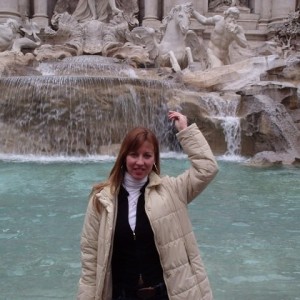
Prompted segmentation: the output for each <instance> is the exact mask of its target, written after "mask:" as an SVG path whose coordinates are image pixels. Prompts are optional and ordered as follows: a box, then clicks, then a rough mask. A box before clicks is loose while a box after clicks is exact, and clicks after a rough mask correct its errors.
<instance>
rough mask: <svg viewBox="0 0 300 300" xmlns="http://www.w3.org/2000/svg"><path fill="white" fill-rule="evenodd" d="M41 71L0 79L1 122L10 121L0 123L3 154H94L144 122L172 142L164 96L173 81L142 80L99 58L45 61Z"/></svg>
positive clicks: (119, 66) (161, 138)
mask: <svg viewBox="0 0 300 300" xmlns="http://www.w3.org/2000/svg"><path fill="white" fill-rule="evenodd" d="M92 66H93V67H92ZM90 69H91V70H92V74H93V75H90V74H89V76H87V72H88V71H89V70H90ZM37 71H38V72H40V75H39V76H13V77H6V78H5V77H4V78H1V79H0V88H1V91H2V95H1V101H0V103H1V110H0V125H1V122H3V124H5V125H6V126H7V125H9V126H7V127H8V128H4V127H5V126H4V125H3V126H2V125H1V126H0V131H1V135H2V136H3V139H2V143H1V144H0V152H13V153H19V154H28V153H31V154H39V155H41V154H51V155H53V154H63V155H70V154H71V155H82V154H84V155H86V154H95V153H99V152H105V151H108V149H109V148H113V147H107V146H111V145H113V144H118V143H120V141H121V139H122V138H123V136H124V134H125V133H126V132H127V131H128V129H129V128H132V127H134V126H139V125H142V126H146V127H149V128H151V129H152V130H153V131H154V132H155V133H156V134H157V136H158V138H159V140H160V142H161V143H162V144H163V145H165V146H167V141H168V135H169V134H168V126H167V122H168V121H167V118H166V110H167V108H166V105H165V103H166V100H165V99H166V92H167V91H168V90H170V89H171V88H172V86H174V84H173V83H171V82H164V81H158V80H154V79H143V78H142V79H137V78H136V77H137V76H136V75H135V72H134V70H133V69H132V68H130V67H128V66H125V65H122V64H117V65H116V66H112V64H111V62H110V61H109V60H103V58H100V57H99V58H95V57H84V58H81V60H79V58H72V59H70V58H69V59H66V60H64V61H63V62H62V63H60V64H56V63H51V64H45V63H44V64H41V65H40V66H39V67H38V68H37ZM97 72H98V75H97V76H96V74H97ZM89 73H90V71H89ZM43 74H48V75H43ZM49 74H51V75H49ZM70 74H75V75H70ZM12 137H17V138H12ZM104 148H105V149H104Z"/></svg>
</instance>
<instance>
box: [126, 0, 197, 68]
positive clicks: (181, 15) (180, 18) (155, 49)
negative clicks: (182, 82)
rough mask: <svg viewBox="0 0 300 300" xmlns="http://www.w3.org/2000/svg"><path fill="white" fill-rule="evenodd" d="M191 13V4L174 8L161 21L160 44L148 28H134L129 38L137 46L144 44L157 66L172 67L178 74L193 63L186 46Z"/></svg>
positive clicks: (189, 50) (190, 53) (152, 30)
mask: <svg viewBox="0 0 300 300" xmlns="http://www.w3.org/2000/svg"><path fill="white" fill-rule="evenodd" d="M191 12H192V4H191V3H188V4H181V5H176V6H174V7H173V8H172V9H171V11H170V12H169V14H168V15H167V16H166V17H165V18H164V19H163V22H162V27H161V36H162V38H161V40H160V42H159V41H158V38H157V35H156V33H155V30H154V29H152V28H149V27H137V28H135V29H134V30H132V33H131V37H133V40H134V42H135V43H137V44H138V43H143V42H144V43H145V45H146V48H147V49H148V50H149V54H150V58H151V59H153V60H154V61H155V64H156V65H157V66H160V67H172V68H173V70H174V71H175V72H179V71H180V70H181V68H184V67H185V66H186V64H190V63H192V62H193V58H192V52H191V49H190V48H189V47H187V44H186V38H187V35H188V34H189V26H190V18H191ZM138 39H141V41H142V42H139V41H138Z"/></svg>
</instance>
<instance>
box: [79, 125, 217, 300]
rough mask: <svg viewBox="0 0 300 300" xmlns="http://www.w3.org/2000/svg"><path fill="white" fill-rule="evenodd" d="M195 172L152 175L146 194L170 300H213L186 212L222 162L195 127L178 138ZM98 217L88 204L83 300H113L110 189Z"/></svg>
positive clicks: (105, 191)
mask: <svg viewBox="0 0 300 300" xmlns="http://www.w3.org/2000/svg"><path fill="white" fill-rule="evenodd" d="M177 138H178V140H179V142H180V144H181V145H182V148H183V150H184V152H185V153H186V154H187V155H188V157H189V159H190V162H191V167H190V168H189V169H188V170H186V171H185V172H184V173H182V174H181V175H179V176H177V177H169V176H165V177H159V176H158V175H157V174H155V173H154V172H152V173H151V174H150V176H149V184H148V186H147V188H146V190H145V209H146V213H147V215H148V218H149V220H150V224H151V226H152V229H153V232H154V236H155V242H156V247H157V250H158V252H159V255H160V260H161V264H162V267H163V270H164V279H165V283H166V286H167V290H168V295H169V299H170V300H212V299H213V296H212V292H211V288H210V285H209V281H208V278H207V275H206V272H205V269H204V266H203V263H202V260H201V257H200V254H199V250H198V246H197V241H196V238H195V235H194V233H193V231H192V225H191V223H190V220H189V217H188V211H187V204H188V203H189V202H191V201H192V200H193V199H194V198H195V197H196V196H197V195H198V194H199V193H201V192H202V191H203V189H204V188H205V187H206V186H207V185H208V183H209V182H210V181H211V180H212V179H213V178H214V176H215V175H216V173H217V163H216V161H215V158H214V156H213V154H212V152H211V149H210V147H209V145H208V144H207V142H206V140H205V138H204V137H203V135H202V133H201V132H200V131H199V129H198V127H197V126H196V125H195V124H192V125H190V126H189V127H188V128H186V129H184V130H182V131H180V132H179V133H177ZM97 196H98V198H99V201H100V202H101V204H102V205H103V209H102V211H101V213H100V215H99V214H97V212H96V211H95V210H94V208H93V205H92V201H90V202H89V205H88V208H87V212H86V217H85V221H84V226H83V231H82V237H81V263H82V274H81V278H80V281H79V290H78V296H77V299H78V300H90V299H93V300H110V299H111V290H112V284H111V267H110V261H111V256H112V241H113V232H114V224H115V212H116V204H117V203H116V198H115V197H113V196H112V195H111V194H110V192H109V188H104V189H103V190H102V191H101V192H100V193H99V194H97Z"/></svg>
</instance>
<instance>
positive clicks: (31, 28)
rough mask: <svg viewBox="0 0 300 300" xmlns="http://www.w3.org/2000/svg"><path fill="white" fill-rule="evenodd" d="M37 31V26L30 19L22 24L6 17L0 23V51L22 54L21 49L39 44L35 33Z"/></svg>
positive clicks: (33, 47)
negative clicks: (4, 20) (5, 19)
mask: <svg viewBox="0 0 300 300" xmlns="http://www.w3.org/2000/svg"><path fill="white" fill-rule="evenodd" d="M39 32H40V29H39V27H38V26H37V25H36V23H34V22H32V21H31V20H27V21H26V23H25V24H23V25H22V24H20V23H19V22H18V21H16V20H14V19H8V20H7V21H6V23H4V24H1V25H0V52H3V51H12V52H14V53H18V54H22V49H25V48H26V49H35V48H37V47H38V46H40V45H41V39H40V38H39V37H38V35H37V34H38V33H39Z"/></svg>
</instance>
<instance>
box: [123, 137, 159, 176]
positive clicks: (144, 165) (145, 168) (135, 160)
mask: <svg viewBox="0 0 300 300" xmlns="http://www.w3.org/2000/svg"><path fill="white" fill-rule="evenodd" d="M154 163H155V156H154V147H153V145H152V144H151V143H150V142H148V141H145V142H144V143H143V144H142V145H141V147H140V148H138V149H137V151H132V152H129V153H128V155H127V156H126V168H127V172H128V173H129V174H130V175H131V176H132V177H133V178H134V179H137V180H140V179H143V178H144V177H146V176H148V175H149V173H150V172H151V170H152V167H153V164H154Z"/></svg>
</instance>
